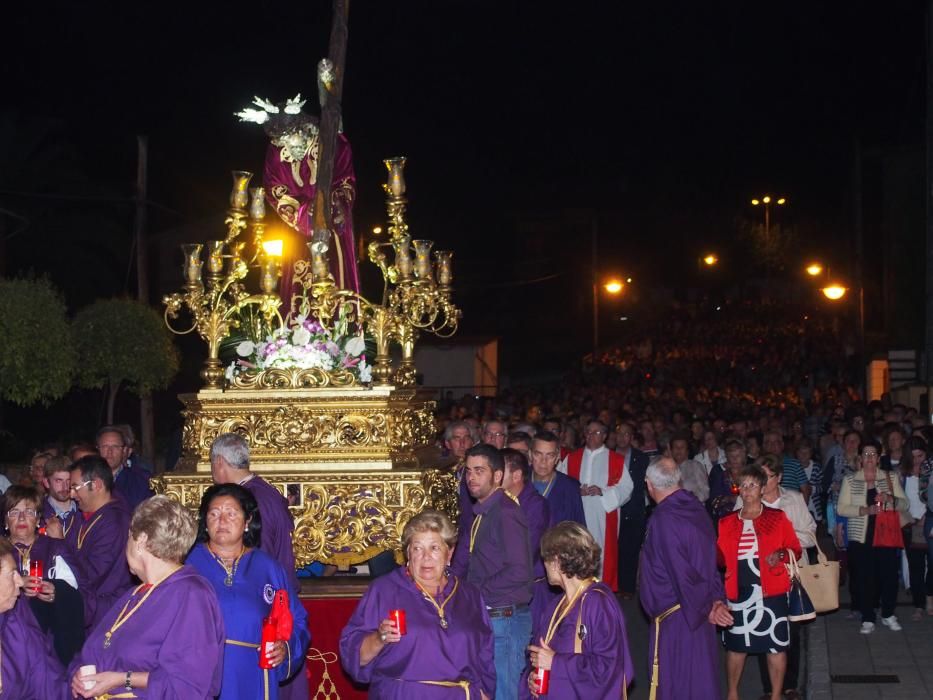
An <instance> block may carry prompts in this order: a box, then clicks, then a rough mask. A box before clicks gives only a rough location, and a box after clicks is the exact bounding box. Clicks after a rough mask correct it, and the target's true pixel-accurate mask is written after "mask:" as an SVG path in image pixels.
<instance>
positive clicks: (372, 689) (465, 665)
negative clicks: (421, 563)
mask: <svg viewBox="0 0 933 700" xmlns="http://www.w3.org/2000/svg"><path fill="white" fill-rule="evenodd" d="M457 580H458V579H457V578H456V577H454V576H451V577H450V578H449V579H448V583H447V586H446V588H445V589H444V590H443V591H442V592H441V597H440V601H443V600H444V599H445V598H446V597H447V596H448V595H450V592H451V591H452V590H453V587H454V582H455V581H457ZM459 581H460V584H459V587H458V588H457V592H456V594H454V597H453V598H451V600H450V602H449V603H447V605H446V607H445V608H444V611H445V613H446V618H447V621H448V627H447V629H446V630H445V629H442V628H441V626H440V622H439V617H438V614H437V610H436V609H435V608H434V606H433V605H431V603H430V602H428V601H427V600H425V598H424V594H423V593H422V592H421V591H420V590H419V589H418V587H417V586H416V585H415V582H414V581H413V580H412V579H411V577H410V576H409V574H408V569H406V568H404V567H401V568H398V569H396V570H395V571H393V572H392V573H391V574H386V575H385V576H381V577H379V578H377V579H376V580H375V581H373V582H372V584H371V585H370V586H369V589H368V590H367V591H366V593H365V594H364V595H363V597H362V599H360V603H359V605H357V607H356V610H355V611H354V613H353V615H352V616H351V617H350V620H349V621H348V622H347V626H346V627H344V628H343V632H342V633H341V635H340V662H341V663H342V664H343V667H344V668H345V669H346V670H347V673H349V674H350V675H351V676H352V677H353V678H354V679H355V680H356V681H358V682H360V683H369V697H370V698H371V699H372V700H376V699H379V700H385V699H392V698H404V699H405V700H453V699H455V698H464V697H465V694H464V691H463V690H462V689H461V688H449V687H442V686H436V685H427V684H423V683H418V682H417V681H423V680H426V681H460V680H465V681H469V683H470V693H469V697H470V698H471V700H479V697H480V690H484V691H485V692H486V694H487V695H488V696H490V697H492V695H493V693H494V692H495V688H496V667H495V664H494V662H493V637H492V627H491V626H490V624H489V616H488V615H487V614H486V606H485V604H484V603H483V597H482V596H481V595H480V592H479V589H478V588H476V587H475V586H472V585H471V584H469V583H467V582H466V581H465V580H463V579H459ZM396 608H400V609H402V610H404V611H405V620H406V623H407V627H408V633H407V634H406V635H405V636H403V637H402V639H401V641H399V642H397V643H393V644H387V645H386V646H385V648H384V649H383V650H382V651H380V652H379V654H377V655H376V658H374V659H373V660H372V661H370V662H369V663H368V664H366V665H365V666H360V646H361V645H362V643H363V638H364V637H365V636H366V635H368V634H369V633H371V632H374V631H376V630H377V629H378V627H379V623H380V622H381V621H382V620H384V619H385V618H386V617H388V613H389V610H393V609H396Z"/></svg>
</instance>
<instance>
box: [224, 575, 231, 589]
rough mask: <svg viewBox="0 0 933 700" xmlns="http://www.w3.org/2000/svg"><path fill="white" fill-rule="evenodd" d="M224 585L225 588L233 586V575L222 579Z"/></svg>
mask: <svg viewBox="0 0 933 700" xmlns="http://www.w3.org/2000/svg"><path fill="white" fill-rule="evenodd" d="M224 585H225V586H226V587H227V588H230V587H231V586H232V585H233V574H227V578H225V579H224Z"/></svg>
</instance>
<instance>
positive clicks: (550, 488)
mask: <svg viewBox="0 0 933 700" xmlns="http://www.w3.org/2000/svg"><path fill="white" fill-rule="evenodd" d="M559 462H560V439H559V438H558V437H557V436H556V435H555V434H554V433H551V432H548V431H546V430H545V431H542V432H539V433H537V434H536V435H535V437H534V441H533V442H532V444H531V469H532V471H533V472H534V474H533V475H532V480H531V485H532V487H534V489H535V490H536V491H537V492H538V493H540V494H541V495H542V496H544V498H546V499H547V502H548V508H549V509H550V511H551V520H550V523H549V525H556V524H557V523H559V522H562V521H564V520H572V521H573V522H575V523H580V524H581V525H583V526H584V527H586V516H585V515H584V514H583V498H582V496H580V482H579V481H577V480H576V479H574V478H573V477H572V476H567V475H566V474H564V473H563V472H559V471H557V464H558V463H559Z"/></svg>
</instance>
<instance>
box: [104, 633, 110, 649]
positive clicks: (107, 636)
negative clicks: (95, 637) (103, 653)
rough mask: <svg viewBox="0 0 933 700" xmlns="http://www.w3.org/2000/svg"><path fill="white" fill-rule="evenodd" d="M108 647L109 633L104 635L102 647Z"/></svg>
mask: <svg viewBox="0 0 933 700" xmlns="http://www.w3.org/2000/svg"><path fill="white" fill-rule="evenodd" d="M109 648H110V635H109V634H108V635H106V636H105V637H104V649H109Z"/></svg>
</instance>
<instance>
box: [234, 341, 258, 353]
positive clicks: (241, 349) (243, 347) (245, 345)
mask: <svg viewBox="0 0 933 700" xmlns="http://www.w3.org/2000/svg"><path fill="white" fill-rule="evenodd" d="M254 352H256V344H255V343H254V342H253V341H252V340H244V341H243V342H242V343H240V344H239V345H237V346H236V354H237V355H239V356H240V357H249V356H250V355H252V354H253V353H254Z"/></svg>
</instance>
